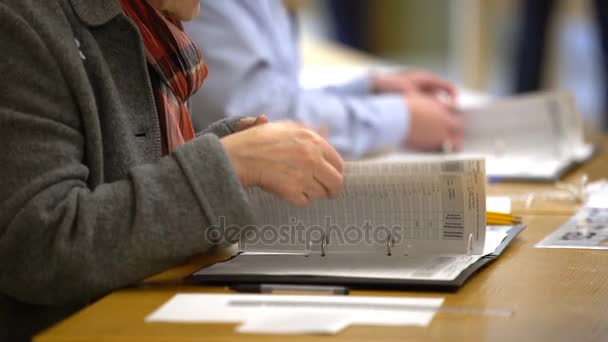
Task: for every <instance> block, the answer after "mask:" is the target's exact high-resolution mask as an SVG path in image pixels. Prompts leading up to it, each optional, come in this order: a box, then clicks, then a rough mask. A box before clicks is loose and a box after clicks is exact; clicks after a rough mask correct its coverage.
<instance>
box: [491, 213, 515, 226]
mask: <svg viewBox="0 0 608 342" xmlns="http://www.w3.org/2000/svg"><path fill="white" fill-rule="evenodd" d="M521 221H522V220H521V217H520V216H514V215H511V214H505V213H497V212H493V211H488V212H487V213H486V224H488V225H495V226H497V225H511V224H519V223H521Z"/></svg>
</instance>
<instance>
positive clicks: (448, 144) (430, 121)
mask: <svg viewBox="0 0 608 342" xmlns="http://www.w3.org/2000/svg"><path fill="white" fill-rule="evenodd" d="M405 101H406V102H407V106H408V108H409V112H410V127H409V135H408V136H407V137H406V139H405V146H406V147H412V148H415V149H417V150H423V151H437V150H441V149H444V150H446V149H447V150H459V149H460V148H461V147H462V142H463V139H464V132H463V120H462V116H461V115H459V114H458V113H455V112H454V111H453V110H452V108H451V107H450V106H448V105H446V104H444V103H442V102H440V101H438V100H436V99H434V98H431V97H428V96H423V95H410V96H407V97H406V98H405Z"/></svg>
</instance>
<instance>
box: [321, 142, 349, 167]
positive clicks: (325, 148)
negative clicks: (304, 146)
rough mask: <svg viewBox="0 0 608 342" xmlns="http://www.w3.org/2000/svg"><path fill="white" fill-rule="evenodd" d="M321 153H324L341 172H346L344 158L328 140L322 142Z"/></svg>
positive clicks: (324, 156)
mask: <svg viewBox="0 0 608 342" xmlns="http://www.w3.org/2000/svg"><path fill="white" fill-rule="evenodd" d="M320 145H321V146H320V147H321V153H322V154H323V158H324V159H325V160H326V161H327V162H328V163H329V164H331V165H332V166H333V167H334V168H335V169H336V171H338V173H339V174H342V172H344V160H343V159H342V157H341V156H340V154H339V153H338V151H336V149H335V148H333V147H332V146H331V145H330V144H329V143H328V142H327V141H326V140H323V141H321V142H320Z"/></svg>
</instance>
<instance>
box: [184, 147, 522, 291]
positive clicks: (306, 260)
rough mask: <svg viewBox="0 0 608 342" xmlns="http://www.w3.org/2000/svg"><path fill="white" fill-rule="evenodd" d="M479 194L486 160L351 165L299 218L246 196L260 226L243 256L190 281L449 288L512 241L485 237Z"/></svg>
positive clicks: (246, 240)
mask: <svg viewBox="0 0 608 342" xmlns="http://www.w3.org/2000/svg"><path fill="white" fill-rule="evenodd" d="M485 184H486V174H485V165H484V160H483V159H472V158H455V157H448V158H446V159H444V160H431V161H425V160H419V161H391V162H383V161H356V162H347V163H346V166H345V172H344V187H343V190H342V191H341V193H340V194H339V195H338V196H337V197H336V198H333V199H326V200H318V201H313V202H311V203H310V204H309V205H308V206H307V207H305V208H296V207H294V206H292V205H290V204H289V203H288V202H286V201H284V200H281V199H279V198H278V197H276V196H274V195H272V194H270V193H266V192H264V191H262V190H260V189H251V190H249V191H248V197H249V202H250V204H251V206H252V208H253V210H254V213H256V214H257V218H258V222H257V224H256V225H255V226H251V227H246V228H245V229H243V230H242V231H241V235H240V238H239V239H238V243H239V251H240V253H239V254H238V255H237V256H234V257H232V258H231V259H230V260H227V261H225V262H221V263H218V264H215V265H213V266H211V267H208V268H205V269H202V270H200V271H198V272H196V273H195V274H194V275H193V277H194V279H196V280H198V281H203V282H220V283H223V282H243V281H244V282H261V281H271V282H278V283H293V282H295V283H331V284H336V283H343V282H346V283H351V282H354V283H358V284H384V283H386V282H388V283H391V282H396V284H397V285H399V284H402V283H403V284H405V283H408V282H410V281H414V283H417V282H419V281H423V282H424V281H454V280H456V279H457V278H458V277H459V276H460V275H461V274H462V273H463V271H464V270H466V269H467V268H469V267H470V266H471V265H473V264H475V263H476V262H477V261H479V260H480V259H481V258H483V257H484V256H486V255H490V254H492V253H493V252H494V251H495V250H496V249H497V248H498V246H499V245H500V244H501V243H502V242H503V240H504V239H505V237H506V236H507V235H508V232H509V231H508V229H506V230H504V229H503V230H502V231H495V230H487V229H486V223H485V222H486V217H485ZM508 228H511V227H508ZM486 233H487V234H488V239H487V240H488V241H487V243H486ZM404 280H407V281H406V282H405V283H404V282H403V281H404ZM451 284H453V283H451Z"/></svg>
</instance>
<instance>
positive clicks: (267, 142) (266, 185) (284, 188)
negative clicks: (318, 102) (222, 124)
mask: <svg viewBox="0 0 608 342" xmlns="http://www.w3.org/2000/svg"><path fill="white" fill-rule="evenodd" d="M220 141H221V142H222V144H223V145H224V149H225V150H226V152H227V153H228V156H229V158H230V161H231V162H232V165H233V167H234V169H235V171H236V173H237V175H238V177H239V179H240V180H241V184H243V186H245V187H249V186H259V187H261V188H262V189H264V190H266V191H268V192H271V193H274V194H276V195H277V196H279V197H281V198H283V199H285V200H287V201H289V202H290V203H292V204H293V205H295V206H298V207H303V206H306V205H307V204H308V203H309V201H310V200H312V199H319V198H326V197H333V196H335V195H336V194H337V193H338V192H339V191H340V190H341V188H342V172H343V168H344V161H343V160H342V158H341V157H340V155H339V154H338V152H337V151H336V150H335V149H334V148H333V147H332V146H331V145H329V143H328V142H327V141H326V140H325V139H323V138H322V137H321V136H319V135H318V134H317V133H315V132H313V131H312V130H309V129H307V128H305V127H304V126H303V125H301V124H297V123H293V122H274V123H268V124H264V125H258V126H255V127H252V128H249V129H246V130H244V131H241V132H238V133H235V134H232V135H229V136H226V137H224V138H222V139H221V140H220Z"/></svg>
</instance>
